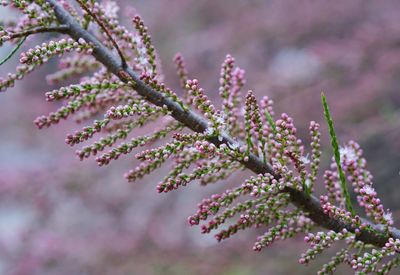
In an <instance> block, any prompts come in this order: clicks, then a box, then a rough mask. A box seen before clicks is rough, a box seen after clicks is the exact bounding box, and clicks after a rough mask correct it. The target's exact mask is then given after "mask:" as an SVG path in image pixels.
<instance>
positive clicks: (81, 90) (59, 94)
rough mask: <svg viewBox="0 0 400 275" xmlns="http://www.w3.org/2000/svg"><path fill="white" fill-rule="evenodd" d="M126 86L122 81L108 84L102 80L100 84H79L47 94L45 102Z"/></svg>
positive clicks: (96, 82) (108, 82)
mask: <svg viewBox="0 0 400 275" xmlns="http://www.w3.org/2000/svg"><path fill="white" fill-rule="evenodd" d="M124 86H126V84H125V83H123V82H122V81H115V82H110V81H108V80H106V79H105V80H103V81H102V82H98V81H95V82H89V81H87V82H81V83H80V84H78V85H70V86H66V87H61V88H60V89H58V90H53V91H51V92H47V93H46V94H45V95H46V100H47V101H54V100H61V99H69V98H71V97H74V98H76V97H78V96H80V95H82V94H87V93H89V92H91V91H107V90H117V89H119V88H122V87H124Z"/></svg>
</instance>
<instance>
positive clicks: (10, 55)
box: [0, 37, 26, 66]
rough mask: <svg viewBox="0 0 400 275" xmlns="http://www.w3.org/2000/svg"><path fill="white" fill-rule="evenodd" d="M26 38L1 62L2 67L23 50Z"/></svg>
mask: <svg viewBox="0 0 400 275" xmlns="http://www.w3.org/2000/svg"><path fill="white" fill-rule="evenodd" d="M25 40H26V37H24V38H22V39H21V40H20V41H19V42H18V44H17V46H16V47H15V48H14V49H13V50H12V51H11V52H10V53H9V54H8V55H7V56H6V58H4V59H3V60H2V61H0V66H1V65H3V64H4V63H6V62H7V61H8V60H10V58H11V57H12V56H13V55H14V54H15V53H16V52H17V51H18V49H19V48H21V46H22V44H23V43H24V42H25Z"/></svg>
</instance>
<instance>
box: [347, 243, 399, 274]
mask: <svg viewBox="0 0 400 275" xmlns="http://www.w3.org/2000/svg"><path fill="white" fill-rule="evenodd" d="M398 253H400V240H399V239H393V238H389V240H388V242H387V243H386V244H385V246H384V247H382V248H381V249H380V250H378V249H375V248H374V249H372V250H371V252H370V253H369V252H365V253H364V254H363V255H362V256H359V257H357V258H355V259H353V260H352V261H351V265H352V267H353V269H354V270H357V271H358V272H360V271H361V272H363V273H364V274H368V273H371V272H373V271H377V270H376V269H377V265H378V263H379V262H380V261H382V259H383V258H384V257H387V256H393V255H395V254H398Z"/></svg>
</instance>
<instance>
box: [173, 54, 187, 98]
mask: <svg viewBox="0 0 400 275" xmlns="http://www.w3.org/2000/svg"><path fill="white" fill-rule="evenodd" d="M174 63H175V66H176V72H177V74H178V77H179V83H180V85H181V88H182V89H184V90H185V91H186V83H187V81H188V79H189V78H188V72H187V69H186V65H185V61H184V59H183V56H182V55H181V54H180V53H177V54H176V55H175V58H174ZM187 97H188V95H187V94H185V99H186V100H187Z"/></svg>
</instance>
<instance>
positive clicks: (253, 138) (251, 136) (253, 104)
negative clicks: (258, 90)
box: [244, 91, 266, 161]
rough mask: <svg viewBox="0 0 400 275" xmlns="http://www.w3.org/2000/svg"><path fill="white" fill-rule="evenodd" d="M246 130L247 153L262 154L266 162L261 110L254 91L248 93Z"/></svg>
mask: <svg viewBox="0 0 400 275" xmlns="http://www.w3.org/2000/svg"><path fill="white" fill-rule="evenodd" d="M244 118H245V129H246V142H247V151H246V154H247V155H249V154H250V152H256V153H257V154H258V153H260V155H261V156H262V159H263V160H264V161H266V153H265V143H266V140H265V138H264V135H263V126H262V121H261V115H260V110H259V107H258V104H257V100H256V97H255V96H254V94H253V92H252V91H248V92H247V96H246V103H245V116H244Z"/></svg>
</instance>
